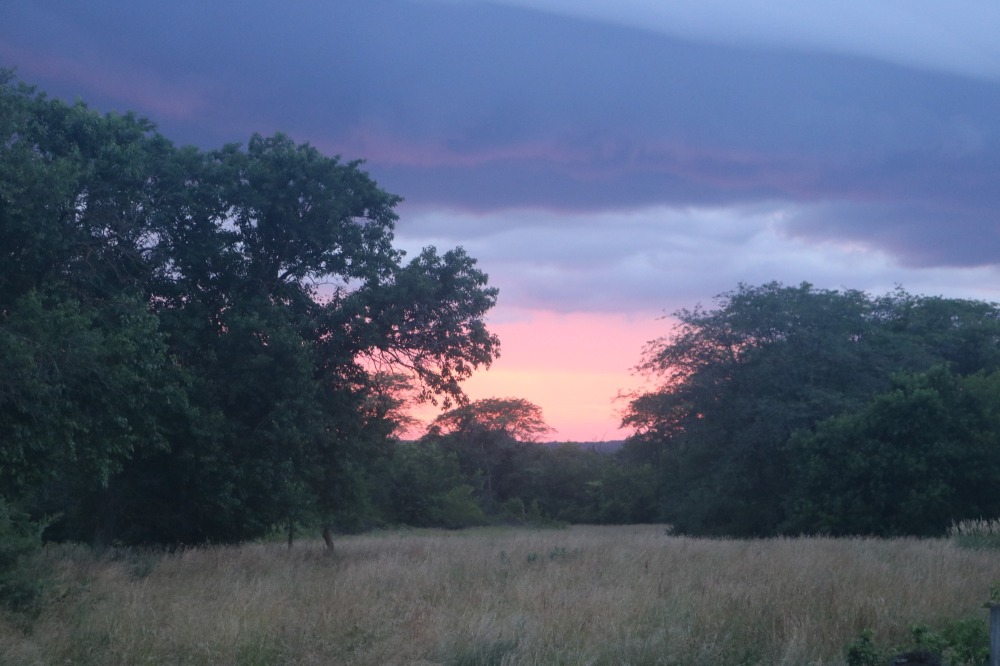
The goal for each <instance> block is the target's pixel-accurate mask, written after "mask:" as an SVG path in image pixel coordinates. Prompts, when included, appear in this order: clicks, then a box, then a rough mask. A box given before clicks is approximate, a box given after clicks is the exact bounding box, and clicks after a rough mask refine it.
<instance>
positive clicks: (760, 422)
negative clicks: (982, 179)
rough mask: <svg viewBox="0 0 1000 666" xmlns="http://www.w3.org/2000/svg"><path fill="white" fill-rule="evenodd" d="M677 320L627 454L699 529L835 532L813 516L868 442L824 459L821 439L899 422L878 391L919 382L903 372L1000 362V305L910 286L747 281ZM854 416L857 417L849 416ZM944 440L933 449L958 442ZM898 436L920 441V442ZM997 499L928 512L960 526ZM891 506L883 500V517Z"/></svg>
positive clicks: (665, 514) (871, 526)
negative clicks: (922, 293)
mask: <svg viewBox="0 0 1000 666" xmlns="http://www.w3.org/2000/svg"><path fill="white" fill-rule="evenodd" d="M675 316H676V317H677V319H678V320H679V323H678V325H677V327H676V328H675V330H674V332H673V334H672V335H670V336H667V337H664V338H660V339H658V340H654V341H652V342H651V343H650V344H649V345H648V346H647V347H646V350H645V353H644V355H643V358H642V361H641V364H640V369H641V370H642V371H644V372H646V373H648V374H649V375H651V376H652V377H654V378H657V379H658V380H659V386H658V387H657V388H656V389H654V390H652V391H648V392H645V393H641V394H638V395H635V396H633V398H632V400H631V402H630V405H629V408H628V410H627V412H626V414H625V418H624V423H625V424H626V425H629V426H633V427H634V428H635V429H636V433H635V435H634V436H633V437H631V438H630V440H629V442H628V443H627V455H628V456H630V457H631V458H632V459H634V460H640V461H644V462H646V463H647V464H651V465H653V466H654V467H655V468H656V469H657V470H658V472H657V475H658V482H659V486H658V495H659V498H660V502H661V518H663V519H665V520H669V521H671V522H673V523H674V524H675V525H676V526H677V528H678V529H680V530H684V531H689V532H695V533H706V534H736V535H768V534H775V533H778V532H781V531H785V530H801V531H823V530H833V529H834V528H833V527H832V525H833V523H830V522H829V521H826V522H824V520H815V521H813V520H811V519H809V518H807V516H808V515H816V516H818V515H825V514H824V512H825V511H827V510H828V506H826V505H824V506H826V508H824V507H823V506H820V507H817V505H816V504H815V501H819V500H818V499H817V498H818V497H819V496H821V495H823V494H824V493H826V495H827V496H828V495H829V492H826V491H830V492H832V491H833V489H834V488H843V489H844V490H845V492H847V488H846V485H845V484H846V483H848V482H845V483H838V482H837V481H835V477H836V475H837V474H839V473H840V466H841V465H844V464H846V463H847V461H848V460H859V458H858V450H857V449H856V448H855V447H860V446H861V444H860V443H858V442H855V443H854V444H850V443H849V438H847V436H846V435H844V436H840V437H838V438H837V439H836V441H837V442H839V444H838V446H839V449H838V451H839V453H838V454H837V455H829V456H828V457H827V458H825V459H823V460H825V464H823V465H820V466H819V467H817V465H819V463H820V461H821V457H820V454H819V451H820V450H821V449H820V448H819V447H820V443H821V442H830V443H831V444H830V446H832V442H833V441H834V440H833V439H831V438H833V430H831V429H832V428H834V426H833V425H826V421H827V420H828V419H833V418H836V417H841V418H845V419H848V421H845V422H838V423H841V425H840V426H838V427H839V428H840V430H838V431H837V432H846V430H844V429H845V428H847V427H848V426H847V423H852V424H853V423H856V422H855V421H854V420H851V419H862V420H865V419H870V418H874V417H870V416H863V414H867V413H868V412H867V411H865V410H876V412H877V413H878V415H879V418H886V419H888V418H889V417H888V415H887V413H886V412H887V410H889V409H890V405H891V404H894V403H893V401H892V400H890V399H889V398H888V397H886V398H879V399H877V400H876V396H880V395H882V394H885V393H886V392H888V391H891V390H892V389H893V386H896V385H897V384H895V383H894V382H899V381H902V382H904V383H905V382H906V381H917V380H916V379H912V380H906V379H904V378H900V379H896V378H897V377H904V376H906V375H912V374H913V373H922V372H928V371H929V370H930V369H931V368H933V367H940V368H943V370H942V371H943V372H946V373H953V374H954V375H955V376H956V377H957V378H961V377H967V376H969V375H971V374H973V373H990V372H994V371H996V370H997V369H998V368H1000V309H998V307H997V306H996V305H994V304H988V303H982V302H978V301H967V300H960V299H944V298H939V297H917V296H912V295H910V294H908V293H906V292H904V291H903V290H902V289H897V290H895V291H893V292H890V293H889V294H886V295H884V296H879V297H872V296H869V295H867V294H865V293H863V292H859V291H853V290H848V291H834V290H822V289H815V288H814V287H813V286H812V285H809V284H807V283H803V284H801V285H799V286H797V287H788V286H784V285H781V284H779V283H769V284H765V285H761V286H748V285H740V286H739V287H738V288H737V289H736V290H735V291H733V292H730V293H727V294H723V295H722V296H721V297H719V299H718V306H717V307H716V308H714V309H711V310H709V309H705V308H702V307H696V308H695V309H693V310H682V311H680V312H678V313H676V315H675ZM955 381H958V380H957V379H956V380H955ZM970 381H971V380H970ZM873 401H874V402H873ZM908 405H909V406H908V407H907V408H906V410H911V411H913V412H914V413H916V412H919V411H920V410H921V409H923V408H922V407H921V406H920V403H919V402H911V403H908ZM897 411H898V410H897ZM901 413H906V411H905V410H904V411H903V412H901ZM851 414H857V416H845V415H851ZM893 418H903V417H902V416H900V415H897V416H896V417H893ZM865 422H868V421H865ZM936 423H937V426H938V428H937V430H933V431H927V434H928V436H930V435H929V433H931V432H936V433H938V435H940V437H944V436H945V435H944V433H943V432H941V428H946V429H948V430H949V432H950V433H951V434H950V435H949V437H951V438H952V440H951V441H952V444H953V448H954V447H958V450H959V452H957V453H955V455H958V456H961V455H963V454H962V453H961V452H960V451H961V447H962V446H965V445H968V446H973V444H972V443H971V442H969V441H966V440H965V439H964V435H963V432H964V431H962V430H961V428H960V426H959V422H958V421H954V420H953V421H940V420H939V421H937V422H936ZM952 426H954V428H952ZM852 427H856V426H852ZM963 427H964V426H963ZM969 427H972V426H969ZM984 427H985V426H983V425H982V424H980V425H979V426H976V427H975V428H973V430H974V431H975V432H980V431H981V430H982V428H984ZM817 428H819V430H817ZM976 428H978V429H976ZM814 431H815V432H816V434H815V435H814V436H810V435H808V433H811V432H814ZM821 433H825V434H821ZM964 434H968V433H964ZM938 435H935V436H934V439H933V441H932V442H929V443H928V444H927V446H931V447H934V446H937V447H941V446H944V445H945V442H944V440H942V439H940V438H939V437H938ZM817 438H819V439H817ZM894 441H896V445H897V446H904V445H906V446H910V447H911V448H912V449H914V450H915V449H916V444H915V443H910V444H907V443H905V442H902V441H900V440H898V439H897V440H894ZM872 446H873V447H875V448H877V449H878V450H881V451H885V450H888V447H889V446H890V442H889V441H888V440H885V439H884V438H883V439H879V440H878V443H877V444H872ZM801 447H806V448H808V449H810V450H813V451H814V453H813V454H811V455H808V456H807V455H805V453H804V452H802V451H798V450H797V449H798V448H801ZM828 448H829V447H825V448H824V449H823V450H828ZM873 450H874V449H873ZM967 453H968V454H969V455H970V456H975V455H979V454H973V453H972V452H971V450H969V451H967ZM913 455H922V454H916V453H914V454H913ZM805 459H808V461H809V462H808V464H806V463H805V462H803V461H804V460H805ZM863 459H864V460H867V458H863ZM922 460H924V459H923V458H922ZM858 464H859V465H861V466H862V467H863V466H864V465H865V464H867V463H863V462H859V463H858ZM921 464H928V463H927V461H926V460H924V462H923V463H921ZM916 477H917V475H916V473H913V474H911V475H910V476H909V479H910V481H911V482H912V483H913V484H914V485H911V490H912V492H915V493H918V494H920V493H926V494H931V493H933V492H934V491H933V490H931V488H930V485H928V486H926V487H923V488H922V487H921V486H919V484H918V483H917V478H916ZM872 482H873V483H876V482H877V481H874V480H873V481H872ZM885 482H886V483H887V484H888V483H889V481H888V477H886V481H885ZM824 484H828V485H827V486H825V488H826V490H825V491H824V493H821V492H820V488H821V487H824ZM796 492H800V493H804V494H805V495H806V496H807V497H798V496H796V495H795V493H796ZM813 500H815V501H813ZM830 501H833V500H830ZM838 501H840V500H838ZM810 502H812V503H810ZM987 505H989V506H992V505H991V504H989V503H985V502H984V500H983V498H979V500H977V501H976V502H972V503H965V504H963V503H960V502H957V500H956V502H952V503H949V504H947V507H946V508H947V510H946V511H944V512H943V513H940V514H938V515H937V517H936V518H934V519H933V520H932V519H930V518H928V525H930V526H931V527H928V529H929V530H932V531H938V532H940V531H942V530H943V529H944V528H945V527H947V525H946V524H945V525H942V521H944V520H945V517H944V514H948V518H949V519H959V518H962V517H968V514H970V513H972V514H975V513H976V512H977V511H980V510H981V507H985V506H987ZM807 506H810V507H813V508H811V509H808V510H807V509H806V507H807ZM885 511H888V510H884V511H883V510H882V509H879V508H876V507H874V506H872V507H870V508H869V513H870V514H875V513H878V512H882V513H885ZM976 517H978V516H976ZM838 521H839V522H837V523H836V531H837V532H840V533H851V532H853V533H876V532H880V531H882V532H885V533H896V532H911V533H912V532H913V530H914V528H913V526H912V525H910V526H907V527H905V528H904V527H902V526H901V524H900V523H898V522H896V523H893V522H891V521H889V522H882V523H877V522H875V521H867V519H863V518H862V517H860V515H859V516H857V517H856V519H848V517H847V516H845V515H843V514H841V515H840V517H839V518H838ZM879 525H881V527H879Z"/></svg>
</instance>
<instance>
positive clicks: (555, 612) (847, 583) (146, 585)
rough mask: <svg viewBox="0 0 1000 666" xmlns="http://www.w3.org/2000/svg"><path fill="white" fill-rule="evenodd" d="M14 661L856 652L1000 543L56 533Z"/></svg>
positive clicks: (633, 533)
mask: <svg viewBox="0 0 1000 666" xmlns="http://www.w3.org/2000/svg"><path fill="white" fill-rule="evenodd" d="M45 557H47V558H48V559H50V560H51V561H52V563H53V565H54V566H55V570H56V579H55V581H54V583H53V584H52V586H51V588H50V592H49V594H50V596H51V597H52V601H51V602H50V603H49V604H48V605H46V607H45V609H44V610H43V612H42V613H41V615H40V616H39V617H38V618H36V619H35V620H34V621H33V622H32V623H31V624H30V625H28V626H29V627H30V630H25V628H24V625H23V624H22V625H20V626H16V625H13V624H3V623H0V662H2V663H4V664H56V663H59V664H61V663H73V664H143V663H147V664H271V663H274V664H286V663H287V664H371V665H381V664H608V665H611V664H616V665H617V664H677V665H691V666H698V665H702V664H705V665H707V664H726V665H730V664H767V665H774V664H789V665H796V666H798V665H805V664H844V663H846V662H845V650H846V647H847V646H848V645H849V644H850V643H851V642H852V641H853V640H854V639H856V638H857V637H858V635H859V634H860V633H861V631H863V630H865V629H871V630H873V631H874V632H875V637H876V640H878V641H879V642H885V643H894V642H896V643H903V642H905V641H906V639H907V637H908V635H909V628H910V627H911V626H913V625H917V624H923V625H928V626H931V627H934V626H937V625H940V624H941V623H944V622H947V621H949V620H955V619H958V618H967V617H982V620H983V623H984V624H985V623H986V621H987V611H986V610H984V609H983V608H982V603H983V602H984V601H986V600H987V598H988V596H989V590H990V585H991V584H992V583H994V582H996V581H1000V554H998V553H997V552H996V551H972V550H964V549H960V548H957V547H955V546H954V545H953V544H951V543H950V542H949V541H947V540H943V539H942V540H916V539H898V540H879V539H822V538H801V539H767V540H751V541H727V540H710V539H694V538H686V537H674V536H670V535H669V534H668V533H667V531H666V530H665V529H664V528H663V527H662V526H651V525H647V526H630V527H590V526H578V527H572V528H569V529H552V530H537V529H521V528H509V529H508V528H496V529H479V530H467V531H461V532H440V531H423V530H407V531H393V532H381V533H376V534H368V535H362V536H352V537H344V538H341V539H339V540H338V541H337V545H336V550H335V553H333V554H332V555H327V554H326V553H325V552H324V550H323V548H322V542H321V541H318V540H317V541H315V542H298V543H296V544H295V546H294V547H293V548H292V549H291V550H290V551H289V550H288V549H287V548H286V547H284V546H283V545H279V544H250V545H244V546H238V547H216V548H200V549H190V550H185V551H181V552H176V553H171V554H160V553H148V552H134V551H112V552H110V553H107V554H105V555H103V556H102V557H97V556H95V555H94V554H92V553H91V552H90V551H89V550H87V549H83V548H67V547H57V548H51V549H49V550H48V551H47V553H46V555H45Z"/></svg>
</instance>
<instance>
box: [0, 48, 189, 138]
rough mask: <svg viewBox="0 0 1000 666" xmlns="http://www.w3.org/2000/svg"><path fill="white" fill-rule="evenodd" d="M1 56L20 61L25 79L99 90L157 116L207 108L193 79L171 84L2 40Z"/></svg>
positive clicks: (127, 69)
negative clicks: (28, 48) (24, 47)
mask: <svg viewBox="0 0 1000 666" xmlns="http://www.w3.org/2000/svg"><path fill="white" fill-rule="evenodd" d="M0 57H2V58H3V59H4V60H7V61H9V62H16V63H18V74H19V75H20V76H21V78H23V79H48V80H50V81H55V82H58V83H60V84H68V85H73V86H76V87H82V88H83V89H87V90H90V91H96V92H98V93H99V94H101V95H104V96H106V97H108V98H110V99H113V100H115V102H116V104H118V105H120V106H121V108H122V109H128V110H138V111H141V112H142V113H143V114H146V115H150V116H153V117H154V118H169V119H172V120H190V119H194V118H196V117H197V116H198V114H199V113H201V112H203V111H204V110H205V109H206V108H207V107H208V102H207V100H206V99H205V96H204V95H203V94H201V93H199V92H198V91H197V90H195V89H193V88H192V86H191V82H190V81H183V82H180V83H177V84H173V83H170V82H168V81H166V80H164V79H163V78H162V77H160V76H157V75H156V74H153V73H151V72H149V71H143V70H140V69H136V68H134V67H130V66H127V65H122V64H121V63H114V64H113V65H112V66H111V67H108V66H107V65H108V63H105V62H103V61H102V62H96V61H95V58H94V57H92V56H91V57H87V56H78V57H76V58H72V59H71V58H66V57H63V56H59V55H53V54H44V53H37V52H34V51H30V50H27V49H20V48H18V47H16V46H13V45H11V44H7V43H3V42H0Z"/></svg>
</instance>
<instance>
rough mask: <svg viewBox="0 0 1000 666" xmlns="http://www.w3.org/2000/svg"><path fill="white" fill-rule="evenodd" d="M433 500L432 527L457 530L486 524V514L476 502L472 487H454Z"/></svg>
mask: <svg viewBox="0 0 1000 666" xmlns="http://www.w3.org/2000/svg"><path fill="white" fill-rule="evenodd" d="M435 500H436V501H435V502H434V507H433V509H432V510H431V512H430V513H431V516H430V518H431V522H432V524H434V525H439V526H441V527H446V528H448V529H450V530H457V529H461V528H463V527H475V526H476V525H485V524H486V514H485V513H483V510H482V508H480V506H479V504H478V503H477V502H476V498H475V497H474V496H473V490H472V486H468V485H461V486H456V487H455V488H452V489H451V490H449V491H448V492H446V493H444V494H442V495H439V496H438V497H437V498H435Z"/></svg>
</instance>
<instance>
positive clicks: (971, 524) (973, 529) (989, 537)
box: [948, 519, 1000, 550]
mask: <svg viewBox="0 0 1000 666" xmlns="http://www.w3.org/2000/svg"><path fill="white" fill-rule="evenodd" d="M948 538H949V539H951V541H952V543H954V544H955V545H956V546H959V547H960V548H970V549H973V550H978V549H992V550H1000V519H994V520H963V521H961V522H958V523H952V525H951V527H949V528H948Z"/></svg>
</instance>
